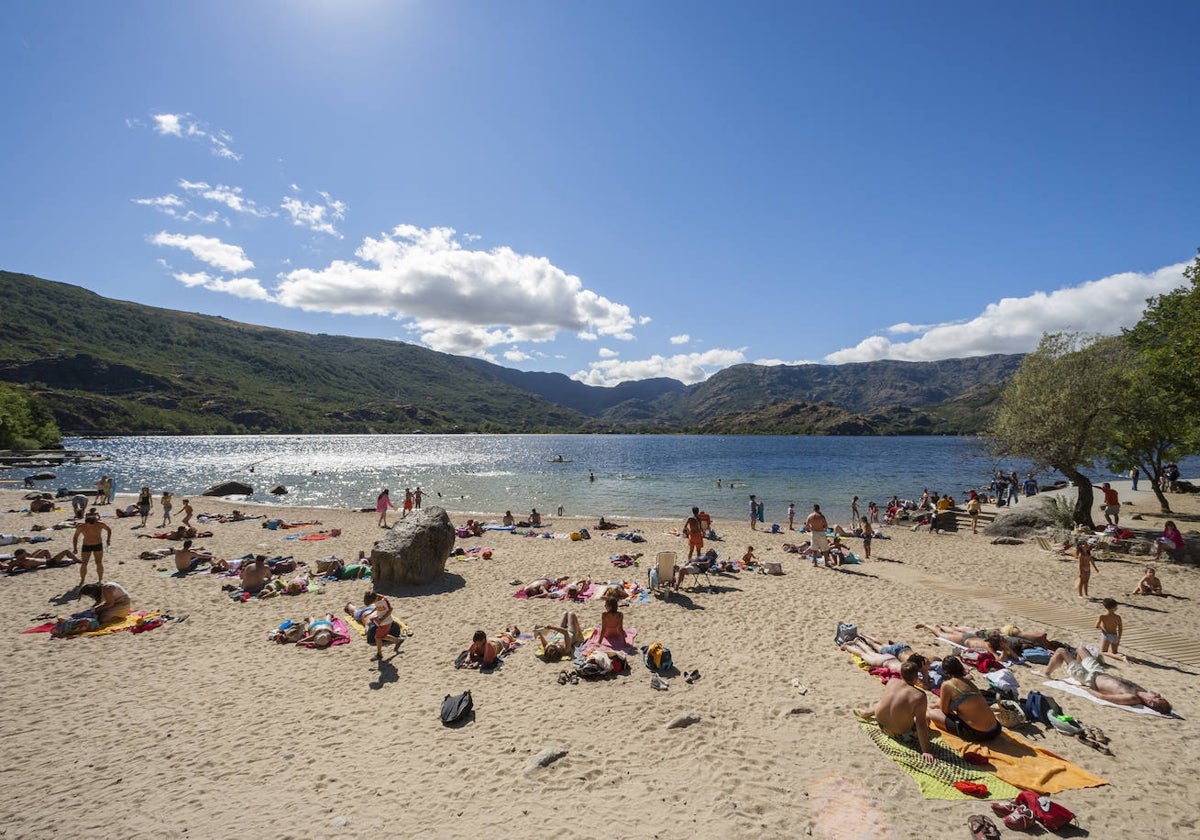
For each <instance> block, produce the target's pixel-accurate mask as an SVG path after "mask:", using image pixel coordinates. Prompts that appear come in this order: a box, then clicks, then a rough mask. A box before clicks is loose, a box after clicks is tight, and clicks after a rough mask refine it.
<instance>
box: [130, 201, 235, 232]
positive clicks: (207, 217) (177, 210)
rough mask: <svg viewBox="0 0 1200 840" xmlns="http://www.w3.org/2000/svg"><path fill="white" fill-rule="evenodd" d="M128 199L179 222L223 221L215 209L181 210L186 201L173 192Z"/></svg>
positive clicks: (207, 222)
mask: <svg viewBox="0 0 1200 840" xmlns="http://www.w3.org/2000/svg"><path fill="white" fill-rule="evenodd" d="M130 200H131V201H132V202H133V203H134V204H140V205H141V206H143V207H153V208H154V209H155V210H157V211H158V212H159V213H162V214H164V215H167V216H170V217H171V218H172V219H178V220H179V221H181V222H204V223H206V224H211V223H213V222H220V221H225V220H224V219H223V218H222V217H221V214H220V213H218V212H217V211H216V210H213V211H211V212H209V213H197V212H196V211H195V210H188V211H186V212H181V208H183V207H186V206H187V202H186V201H184V200H183V199H182V198H180V197H179V196H177V195H175V193H168V194H167V195H160V196H156V197H154V198H134V199H130ZM225 224H227V225H228V224H229V222H227V221H225Z"/></svg>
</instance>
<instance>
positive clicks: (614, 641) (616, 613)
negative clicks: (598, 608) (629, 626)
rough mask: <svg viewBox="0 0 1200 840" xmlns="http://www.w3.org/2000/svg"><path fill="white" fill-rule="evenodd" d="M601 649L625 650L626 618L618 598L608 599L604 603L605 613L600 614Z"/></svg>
mask: <svg viewBox="0 0 1200 840" xmlns="http://www.w3.org/2000/svg"><path fill="white" fill-rule="evenodd" d="M600 647H603V648H610V649H613V650H625V649H626V647H627V645H626V642H625V616H624V614H623V613H622V612H621V610H620V602H619V601H618V600H617V599H616V598H608V599H606V600H605V602H604V612H603V613H601V614H600Z"/></svg>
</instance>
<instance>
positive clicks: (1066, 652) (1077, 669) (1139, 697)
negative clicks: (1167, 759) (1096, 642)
mask: <svg viewBox="0 0 1200 840" xmlns="http://www.w3.org/2000/svg"><path fill="white" fill-rule="evenodd" d="M1107 667H1108V666H1107V665H1105V664H1104V661H1103V660H1102V659H1101V658H1100V657H1099V656H1094V655H1092V653H1091V652H1089V651H1087V650H1085V649H1084V648H1083V647H1079V648H1076V649H1075V650H1074V651H1072V650H1070V649H1069V648H1065V647H1064V648H1059V649H1058V650H1056V651H1054V655H1053V656H1052V657H1050V662H1049V663H1047V665H1046V676H1047V677H1049V676H1051V675H1052V674H1053V673H1054V672H1055V671H1056V670H1058V669H1059V668H1063V669H1064V670H1065V671H1066V672H1067V676H1069V677H1071V679H1073V680H1075V681H1076V682H1078V683H1079V684H1080V685H1081V686H1083V687H1084V688H1085V689H1086V690H1087V691H1088V693H1089V694H1091V695H1092V696H1094V697H1099V698H1100V699H1101V700H1107V701H1108V702H1109V703H1115V704H1117V705H1118V706H1146V707H1147V708H1149V709H1153V710H1154V711H1156V712H1158V713H1159V714H1163V715H1169V714H1171V704H1170V703H1168V702H1167V699H1166V698H1165V697H1163V696H1162V695H1161V694H1159V693H1158V692H1157V691H1150V690H1149V689H1146V688H1142V686H1140V685H1138V684H1137V683H1135V682H1134V681H1133V680H1127V679H1125V678H1124V677H1118V676H1116V675H1115V674H1110V673H1108V672H1107V670H1106V668H1107Z"/></svg>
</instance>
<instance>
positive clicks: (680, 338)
mask: <svg viewBox="0 0 1200 840" xmlns="http://www.w3.org/2000/svg"><path fill="white" fill-rule="evenodd" d="M691 340H692V337H691V336H690V335H688V334H687V333H684V334H683V335H673V336H671V339H670V341H671V343H672V344H687V343H688V342H689V341H691Z"/></svg>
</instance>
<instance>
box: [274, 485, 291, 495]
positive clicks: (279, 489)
mask: <svg viewBox="0 0 1200 840" xmlns="http://www.w3.org/2000/svg"><path fill="white" fill-rule="evenodd" d="M287 491H288V489H287V488H286V487H284V486H283V485H282V484H276V485H275V487H274V489H272V490H271V495H272V496H286V495H287Z"/></svg>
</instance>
